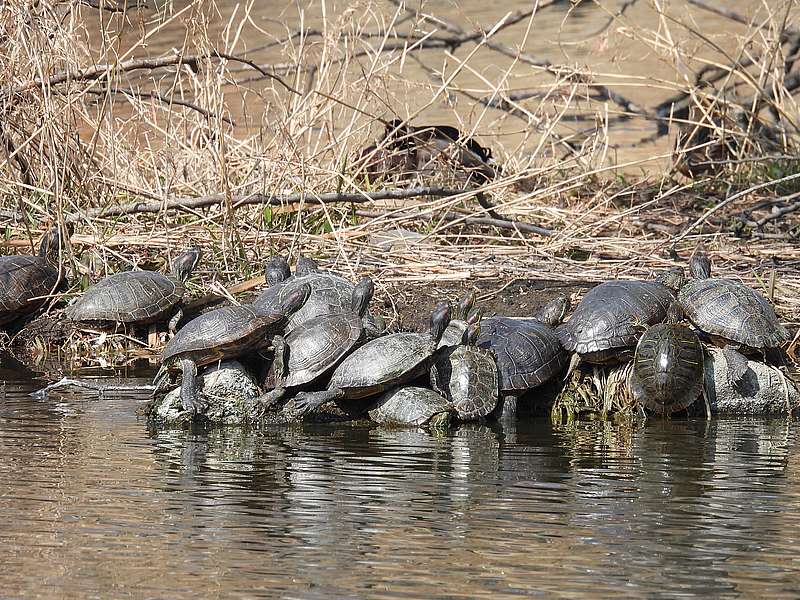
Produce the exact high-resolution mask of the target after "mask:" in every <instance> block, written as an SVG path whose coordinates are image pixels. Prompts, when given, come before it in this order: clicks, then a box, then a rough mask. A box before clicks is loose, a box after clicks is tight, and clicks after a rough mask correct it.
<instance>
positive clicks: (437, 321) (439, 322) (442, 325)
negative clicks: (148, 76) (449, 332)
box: [431, 302, 450, 344]
mask: <svg viewBox="0 0 800 600" xmlns="http://www.w3.org/2000/svg"><path fill="white" fill-rule="evenodd" d="M449 323H450V303H449V302H439V304H437V305H436V306H435V307H434V308H433V312H432V313H431V336H432V337H433V339H434V340H435V341H436V343H437V344H438V343H439V340H440V339H442V334H443V333H444V330H445V329H447V325H448V324H449Z"/></svg>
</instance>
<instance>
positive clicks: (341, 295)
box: [253, 257, 382, 338]
mask: <svg viewBox="0 0 800 600" xmlns="http://www.w3.org/2000/svg"><path fill="white" fill-rule="evenodd" d="M280 260H281V259H278V261H276V259H273V260H271V261H270V262H269V263H268V264H267V273H266V279H267V283H271V285H270V287H268V288H267V289H266V290H264V291H263V292H261V294H260V295H259V296H258V298H256V299H255V301H254V302H253V306H254V307H255V308H257V309H259V310H265V309H268V308H270V307H272V306H275V304H276V303H277V302H280V300H281V299H282V298H284V297H285V296H286V295H288V294H291V293H292V292H293V291H294V290H295V289H297V288H298V287H300V286H303V285H308V286H309V287H310V288H311V295H310V296H309V298H308V301H307V302H306V303H305V304H304V305H303V306H302V307H301V308H300V309H299V310H298V311H297V312H295V313H294V314H293V315H292V316H291V317H290V319H289V324H288V325H287V327H286V330H287V331H292V330H294V329H296V328H297V327H300V326H301V325H302V324H303V323H305V322H306V321H308V320H310V319H313V318H315V317H318V316H320V315H326V314H332V313H342V312H347V311H348V310H350V305H351V300H352V297H353V288H354V287H355V286H354V285H353V284H352V283H350V282H349V281H347V280H346V279H344V278H343V277H339V276H338V275H334V274H333V273H330V272H328V271H321V270H319V269H318V268H317V264H316V263H315V262H314V261H313V260H311V259H309V258H305V257H300V259H298V261H297V267H296V269H295V274H294V276H288V277H287V276H286V275H287V274H288V265H286V268H285V269H284V268H283V265H285V262H286V261H285V260H284V261H282V263H280V262H279V261H280ZM364 326H365V327H366V330H367V335H368V336H369V337H371V338H373V337H377V336H378V335H380V334H381V333H382V327H381V324H380V323H379V322H378V320H376V319H375V318H374V317H373V316H372V315H371V314H369V312H367V313H366V314H365V315H364Z"/></svg>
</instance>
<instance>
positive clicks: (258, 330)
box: [161, 306, 286, 366]
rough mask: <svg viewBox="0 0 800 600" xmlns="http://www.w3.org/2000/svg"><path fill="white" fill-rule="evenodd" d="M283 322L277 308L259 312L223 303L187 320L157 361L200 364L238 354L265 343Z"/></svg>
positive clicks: (283, 316) (278, 329)
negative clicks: (177, 359)
mask: <svg viewBox="0 0 800 600" xmlns="http://www.w3.org/2000/svg"><path fill="white" fill-rule="evenodd" d="M285 322H286V315H285V314H284V313H282V312H279V311H272V312H267V313H259V312H256V311H255V310H253V309H252V308H250V307H249V306H223V307H222V308H217V309H216V310H212V311H209V312H207V313H204V314H202V315H200V316H199V317H197V318H195V319H192V320H191V321H189V323H187V324H186V325H185V326H184V327H183V329H181V330H180V331H178V333H176V334H175V337H173V338H172V339H171V340H170V341H169V343H168V344H167V347H166V348H164V352H163V353H162V354H161V362H162V363H167V362H169V361H171V360H172V359H176V358H189V359H191V360H193V361H194V362H195V363H196V364H197V365H198V366H201V365H207V364H209V363H212V362H214V361H216V360H220V359H222V358H233V357H236V356H241V355H242V354H244V353H245V352H247V351H249V350H255V349H258V348H263V347H265V346H267V345H268V344H269V343H270V342H271V341H272V339H271V336H272V334H275V333H277V332H278V331H280V329H281V328H282V326H283V325H284V324H285Z"/></svg>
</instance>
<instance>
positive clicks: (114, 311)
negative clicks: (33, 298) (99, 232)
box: [67, 271, 186, 324]
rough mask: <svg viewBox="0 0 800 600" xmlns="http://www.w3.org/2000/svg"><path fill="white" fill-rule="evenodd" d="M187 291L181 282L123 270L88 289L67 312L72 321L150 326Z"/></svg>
mask: <svg viewBox="0 0 800 600" xmlns="http://www.w3.org/2000/svg"><path fill="white" fill-rule="evenodd" d="M185 292H186V287H185V286H184V284H183V282H182V281H180V280H179V279H177V278H174V277H168V276H166V275H162V274H161V273H156V272H154V271H125V272H123V273H117V274H115V275H110V276H108V277H106V278H105V279H103V280H101V281H99V282H98V283H96V284H95V285H93V286H92V287H90V288H89V289H88V290H86V292H85V293H84V294H83V296H81V297H80V298H79V299H78V300H77V302H75V303H74V304H73V305H72V306H70V307H69V308H68V309H67V316H68V317H69V318H70V319H72V320H73V321H114V322H117V323H142V324H145V323H149V322H152V321H157V320H159V319H160V318H163V317H166V316H167V314H168V313H169V312H170V311H171V310H172V308H173V307H174V306H175V305H176V304H177V303H178V302H180V300H181V298H183V295H184V293H185Z"/></svg>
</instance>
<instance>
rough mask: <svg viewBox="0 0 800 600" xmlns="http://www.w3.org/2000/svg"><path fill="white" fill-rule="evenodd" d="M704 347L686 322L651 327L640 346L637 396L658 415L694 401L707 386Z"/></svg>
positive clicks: (636, 360)
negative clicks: (686, 325) (704, 379)
mask: <svg viewBox="0 0 800 600" xmlns="http://www.w3.org/2000/svg"><path fill="white" fill-rule="evenodd" d="M703 360H704V359H703V346H702V345H701V344H700V339H699V338H698V337H697V334H696V333H695V332H694V331H692V330H691V329H689V328H688V327H684V326H683V325H674V324H670V323H662V324H659V325H654V326H653V327H650V328H649V329H648V330H647V331H646V332H645V333H644V335H642V338H641V339H640V340H639V344H638V345H637V346H636V354H635V356H634V359H633V376H632V380H631V388H632V390H633V395H634V397H635V398H636V399H637V400H638V401H639V402H641V403H642V404H643V405H644V406H645V407H647V408H649V409H650V410H652V411H653V412H655V413H658V414H671V413H673V412H677V411H679V410H683V409H684V408H686V407H687V406H689V405H690V404H692V403H693V402H694V401H695V400H696V399H697V397H698V396H699V395H700V392H701V391H702V389H703Z"/></svg>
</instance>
